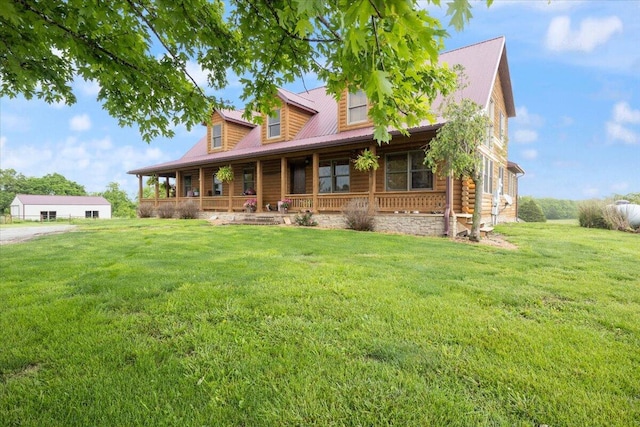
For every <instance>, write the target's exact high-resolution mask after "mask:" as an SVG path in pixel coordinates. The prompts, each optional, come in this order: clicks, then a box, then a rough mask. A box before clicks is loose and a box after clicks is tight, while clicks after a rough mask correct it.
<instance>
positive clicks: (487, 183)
mask: <svg viewBox="0 0 640 427" xmlns="http://www.w3.org/2000/svg"><path fill="white" fill-rule="evenodd" d="M482 190H483V192H484V193H486V194H492V193H493V160H491V159H489V158H488V157H484V158H483V162H482Z"/></svg>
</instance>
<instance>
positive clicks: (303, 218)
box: [293, 212, 318, 227]
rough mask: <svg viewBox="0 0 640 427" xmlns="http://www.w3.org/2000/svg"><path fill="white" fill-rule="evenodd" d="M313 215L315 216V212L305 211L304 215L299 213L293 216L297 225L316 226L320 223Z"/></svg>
mask: <svg viewBox="0 0 640 427" xmlns="http://www.w3.org/2000/svg"><path fill="white" fill-rule="evenodd" d="M312 217H313V214H312V213H311V212H305V213H303V214H302V215H299V214H297V215H296V216H295V217H294V218H293V221H294V222H295V223H296V224H297V225H301V226H303V227H315V226H316V225H318V222H317V221H316V220H314V219H313V218H312Z"/></svg>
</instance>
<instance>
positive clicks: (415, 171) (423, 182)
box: [385, 150, 433, 191]
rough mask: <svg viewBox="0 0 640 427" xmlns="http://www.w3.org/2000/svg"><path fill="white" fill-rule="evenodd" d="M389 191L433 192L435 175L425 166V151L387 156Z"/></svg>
mask: <svg viewBox="0 0 640 427" xmlns="http://www.w3.org/2000/svg"><path fill="white" fill-rule="evenodd" d="M385 165H386V177H385V181H386V188H387V191H412V190H433V173H432V172H431V170H430V169H429V168H428V167H427V165H425V164H424V151H422V150H420V151H410V152H408V153H394V154H388V155H387V156H386V161H385Z"/></svg>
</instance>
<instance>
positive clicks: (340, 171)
mask: <svg viewBox="0 0 640 427" xmlns="http://www.w3.org/2000/svg"><path fill="white" fill-rule="evenodd" d="M349 172H350V164H349V159H339V160H324V161H322V162H320V167H319V169H318V178H319V183H318V185H319V188H318V192H319V193H346V192H348V191H349V190H350V189H351V181H350V176H349V175H350V174H349Z"/></svg>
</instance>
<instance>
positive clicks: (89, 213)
mask: <svg viewBox="0 0 640 427" xmlns="http://www.w3.org/2000/svg"><path fill="white" fill-rule="evenodd" d="M84 217H85V218H100V214H99V212H98V211H84Z"/></svg>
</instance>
